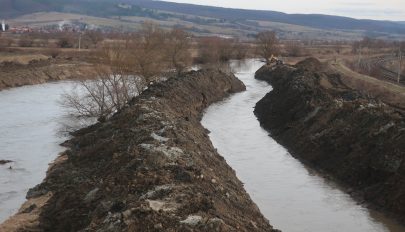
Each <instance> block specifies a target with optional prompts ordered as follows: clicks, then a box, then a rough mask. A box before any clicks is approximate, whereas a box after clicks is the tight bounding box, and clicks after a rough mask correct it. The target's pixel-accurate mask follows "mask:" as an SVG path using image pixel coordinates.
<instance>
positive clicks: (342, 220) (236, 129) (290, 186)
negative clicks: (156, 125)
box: [0, 61, 405, 232]
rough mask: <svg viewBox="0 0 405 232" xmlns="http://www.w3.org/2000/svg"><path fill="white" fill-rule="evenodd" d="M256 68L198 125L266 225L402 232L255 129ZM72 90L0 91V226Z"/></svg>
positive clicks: (42, 159) (49, 142) (249, 66)
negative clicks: (206, 131)
mask: <svg viewBox="0 0 405 232" xmlns="http://www.w3.org/2000/svg"><path fill="white" fill-rule="evenodd" d="M234 66H235V67H237V65H234ZM260 66H261V64H260V63H259V62H255V61H249V62H247V63H246V64H245V65H242V66H240V67H238V69H239V71H238V72H237V76H238V77H239V78H240V79H241V80H242V81H243V82H244V83H245V84H246V86H247V91H246V92H242V93H238V94H235V95H232V96H231V97H230V98H228V99H226V100H224V101H222V102H219V103H217V104H214V105H212V106H211V107H209V108H208V109H207V110H206V113H205V115H204V118H203V120H202V123H203V125H204V126H205V127H206V128H207V129H209V130H210V131H211V133H210V137H211V140H212V142H213V144H214V146H215V147H216V148H217V149H218V151H219V153H220V154H222V155H223V156H224V157H225V159H226V160H227V162H228V163H229V164H230V165H231V166H232V167H233V168H234V169H235V170H236V173H237V175H238V177H239V178H240V179H241V180H242V181H243V182H244V183H245V187H246V189H247V191H248V193H249V194H250V195H251V197H252V199H253V200H254V201H255V202H256V203H257V205H258V206H259V208H260V209H261V211H262V213H263V214H264V215H265V216H266V217H267V218H269V219H270V222H271V224H272V225H274V226H275V227H276V228H278V229H282V230H283V231H287V232H288V231H291V232H305V231H311V232H324V231H345V232H350V231H353V232H362V231H364V232H365V231H367V232H371V231H378V232H379V231H393V232H399V231H405V229H404V227H401V226H399V225H398V224H396V223H395V222H394V221H392V220H390V219H388V218H386V217H384V216H383V215H381V214H380V213H377V212H375V211H372V210H369V209H367V208H365V207H363V206H362V205H359V204H357V203H356V202H355V201H354V200H352V198H351V197H350V196H349V195H348V194H346V193H344V192H343V191H342V190H341V189H340V188H339V187H338V186H336V185H334V184H333V183H331V182H329V181H327V180H325V179H324V178H322V177H321V176H320V175H318V174H317V172H315V171H314V170H311V169H310V168H308V167H306V166H305V165H303V164H301V163H300V162H299V161H298V160H296V159H294V158H293V157H292V156H291V155H290V154H289V153H288V151H287V150H286V149H284V148H283V147H282V146H280V145H279V144H277V142H275V141H274V140H273V139H272V138H271V137H269V136H268V133H267V132H266V131H265V130H263V129H262V128H261V127H260V125H259V122H258V121H257V119H256V117H255V116H254V114H253V107H254V105H255V104H256V102H257V101H259V100H260V99H261V98H262V97H263V96H264V95H265V94H266V93H267V92H269V91H270V90H271V86H269V85H268V84H267V83H265V82H262V81H258V80H255V79H254V72H255V71H256V70H257V69H258V68H259V67H260ZM73 86H74V84H73V83H72V82H58V83H49V84H42V85H35V86H26V87H20V88H15V89H10V90H4V91H0V119H1V120H0V128H1V129H0V159H9V160H13V161H14V162H13V163H10V164H7V165H0V222H2V221H4V220H5V219H6V218H8V217H9V216H11V215H12V214H14V213H15V212H16V211H17V210H18V208H19V207H20V205H21V204H22V203H23V202H24V200H25V195H26V192H27V191H28V189H29V188H31V187H33V186H35V185H36V184H38V183H40V182H41V181H42V179H43V178H44V177H45V173H46V170H47V168H48V164H49V163H50V162H52V161H53V160H54V159H55V158H56V156H57V155H58V154H59V153H60V152H62V151H63V150H64V148H63V147H61V146H59V144H60V143H61V142H63V141H64V140H66V139H67V136H66V135H65V134H61V133H59V131H60V129H61V124H64V123H68V122H70V118H69V117H67V116H66V112H65V110H64V109H63V108H62V107H61V105H60V104H59V101H60V99H61V95H62V94H63V93H64V92H65V91H69V90H70V89H71V88H72V87H73ZM9 167H11V169H9Z"/></svg>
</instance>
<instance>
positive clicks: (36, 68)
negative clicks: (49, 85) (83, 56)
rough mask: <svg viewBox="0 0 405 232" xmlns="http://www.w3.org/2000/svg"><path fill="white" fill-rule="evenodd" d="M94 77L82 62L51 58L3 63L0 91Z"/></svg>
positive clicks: (0, 68)
mask: <svg viewBox="0 0 405 232" xmlns="http://www.w3.org/2000/svg"><path fill="white" fill-rule="evenodd" d="M94 75H95V72H94V68H93V67H92V65H90V64H88V63H85V62H82V61H75V60H66V59H52V58H49V59H42V60H32V61H30V62H28V63H26V64H22V63H18V62H13V61H4V62H1V63H0V90H3V89H6V88H13V87H19V86H24V85H34V84H41V83H45V82H50V81H59V80H68V79H82V78H84V77H86V78H88V77H89V76H94Z"/></svg>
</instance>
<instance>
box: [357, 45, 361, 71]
mask: <svg viewBox="0 0 405 232" xmlns="http://www.w3.org/2000/svg"><path fill="white" fill-rule="evenodd" d="M360 63H361V46H360V48H359V61H358V63H357V68H358V69H360Z"/></svg>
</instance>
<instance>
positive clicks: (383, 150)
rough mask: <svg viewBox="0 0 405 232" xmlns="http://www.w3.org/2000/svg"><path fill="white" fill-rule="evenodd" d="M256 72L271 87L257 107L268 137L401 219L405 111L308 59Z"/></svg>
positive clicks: (404, 210)
mask: <svg viewBox="0 0 405 232" xmlns="http://www.w3.org/2000/svg"><path fill="white" fill-rule="evenodd" d="M256 78H257V79H261V80H265V81H267V82H269V83H270V84H271V85H272V86H273V88H274V90H273V91H271V92H270V93H268V94H267V95H266V96H265V97H264V98H263V99H262V100H261V101H260V102H258V103H257V105H256V108H255V114H256V115H257V117H258V118H259V120H260V122H261V124H262V126H263V127H265V128H266V129H268V130H269V131H270V132H271V136H272V137H274V138H275V139H276V140H277V141H279V142H280V143H281V144H283V145H285V146H286V147H287V148H288V149H289V150H290V151H291V153H292V154H293V155H294V156H296V157H298V158H300V159H302V160H303V161H306V162H307V163H309V164H311V165H312V166H314V167H315V168H318V169H320V170H323V171H325V172H326V173H327V174H330V175H331V176H333V177H335V178H336V179H337V180H340V181H341V182H343V183H345V184H348V185H349V186H350V187H351V188H352V190H351V191H353V194H354V193H356V195H357V194H359V195H360V196H359V197H360V198H364V199H365V200H367V201H368V202H371V203H374V204H373V205H374V206H377V207H379V208H380V209H385V210H388V211H390V212H392V213H395V214H397V215H398V216H399V217H402V218H404V216H405V162H404V160H405V121H404V117H405V113H404V112H401V111H400V110H399V109H396V108H393V107H391V106H387V105H385V104H383V103H382V102H380V101H378V100H376V99H372V98H370V97H368V96H365V95H363V94H361V93H359V92H357V91H355V90H352V89H350V88H348V87H347V86H346V85H345V84H344V83H343V82H342V81H341V79H340V76H339V75H338V74H334V73H329V72H328V71H327V69H326V68H324V67H323V66H322V64H321V63H319V61H318V60H316V59H314V58H310V59H307V60H305V61H303V62H301V63H299V64H297V65H296V66H288V65H280V66H272V67H270V66H264V67H262V68H261V69H260V70H259V71H258V72H257V73H256ZM354 190H357V191H354Z"/></svg>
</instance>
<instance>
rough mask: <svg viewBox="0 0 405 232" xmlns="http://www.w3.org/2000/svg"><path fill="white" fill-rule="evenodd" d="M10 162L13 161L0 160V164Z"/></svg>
mask: <svg viewBox="0 0 405 232" xmlns="http://www.w3.org/2000/svg"><path fill="white" fill-rule="evenodd" d="M12 162H13V161H12V160H0V165H4V164H8V163H12Z"/></svg>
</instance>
